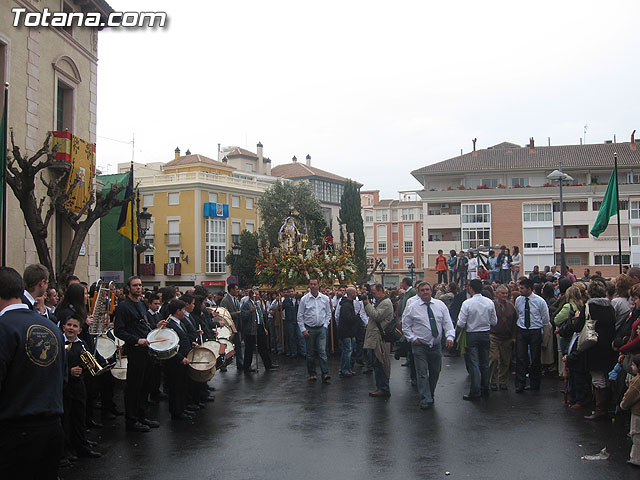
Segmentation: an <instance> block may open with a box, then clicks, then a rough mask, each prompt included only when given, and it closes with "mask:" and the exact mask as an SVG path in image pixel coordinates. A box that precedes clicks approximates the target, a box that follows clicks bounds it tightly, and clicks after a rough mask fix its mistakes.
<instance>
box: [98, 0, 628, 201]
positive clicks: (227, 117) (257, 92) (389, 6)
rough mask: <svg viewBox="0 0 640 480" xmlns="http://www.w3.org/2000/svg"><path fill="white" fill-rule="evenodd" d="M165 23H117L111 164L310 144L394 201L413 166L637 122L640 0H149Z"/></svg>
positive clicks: (108, 146) (112, 40) (104, 147)
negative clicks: (475, 140)
mask: <svg viewBox="0 0 640 480" xmlns="http://www.w3.org/2000/svg"><path fill="white" fill-rule="evenodd" d="M108 1H109V4H110V5H111V6H112V7H113V8H114V9H115V10H131V9H133V8H135V9H138V10H139V11H166V12H167V15H168V18H169V21H168V25H167V26H166V27H165V28H159V29H148V28H147V29H142V28H139V29H105V30H103V31H102V32H101V34H100V40H99V47H98V51H99V63H98V90H99V93H98V141H97V143H98V146H97V152H98V165H99V166H101V167H102V168H103V169H106V170H109V171H111V172H114V171H115V168H116V164H117V163H118V162H128V161H129V160H130V159H131V145H130V144H127V143H118V142H116V141H113V140H108V139H107V138H105V137H108V138H109V139H115V140H121V141H123V142H129V141H130V140H131V138H132V135H133V134H135V140H136V142H135V160H136V161H137V162H142V163H147V162H155V161H163V162H165V161H169V160H171V159H172V158H173V151H174V149H175V148H176V146H179V147H180V149H182V152H183V153H184V152H185V151H186V150H187V149H190V150H191V152H192V153H200V154H203V155H206V156H209V157H212V158H215V156H216V152H217V144H218V143H221V144H222V145H223V146H226V145H237V146H241V147H244V148H248V149H249V150H252V151H254V152H255V145H256V144H257V143H258V141H261V142H262V143H263V144H264V154H265V156H269V157H270V158H271V159H272V161H273V164H272V165H278V164H281V163H288V162H290V161H291V157H292V156H293V155H296V156H297V157H298V159H299V160H303V159H304V157H305V156H306V155H307V154H310V155H311V157H312V164H313V165H314V166H317V167H319V168H322V169H324V170H328V171H330V172H333V173H337V174H340V175H343V176H345V177H349V178H353V179H355V180H357V181H359V182H361V183H363V184H364V188H365V189H379V190H381V191H382V194H383V195H384V197H386V198H397V191H398V190H411V189H418V188H419V187H420V184H419V183H418V182H417V181H416V180H415V179H414V178H413V177H412V176H411V174H410V172H411V171H412V170H414V169H416V168H419V167H422V166H424V165H427V164H430V163H434V162H438V161H441V160H445V159H447V158H450V157H453V156H456V155H459V154H460V150H461V149H462V150H463V151H464V152H465V153H466V152H468V151H469V150H471V147H472V144H471V139H472V138H475V137H477V138H478V148H486V147H488V146H491V145H494V144H496V143H499V142H502V141H510V142H514V143H518V144H520V145H525V144H526V143H527V142H528V139H529V137H534V138H535V141H536V144H537V145H547V142H548V138H549V137H550V139H551V144H552V145H562V144H576V143H579V141H580V138H581V137H583V136H584V128H585V125H587V126H588V127H587V132H586V142H587V143H599V142H603V141H604V140H607V139H613V135H614V134H617V140H618V141H629V138H630V135H631V131H632V130H633V129H634V128H639V130H640V124H639V123H638V105H639V104H640V102H639V100H638V95H639V92H638V84H639V82H638V81H639V75H638V74H639V66H638V65H640V63H639V62H638V54H639V53H640V48H639V47H640V34H639V31H638V26H637V3H636V2H634V1H614V2H601V1H597V2H593V1H576V2H574V1H557V0H556V1H553V2H550V1H538V2H534V3H531V2H526V3H525V2H513V1H505V2H497V1H493V2H492V1H487V2H478V1H470V2H465V1H457V2H425V1H401V0H400V1H399V0H395V1H393V2H391V1H385V2H381V1H375V0H368V1H354V0H348V1H345V0H342V1H332V0H329V1H326V0H325V1H323V2H313V3H311V2H301V1H299V0H298V1H277V0H270V1H266V2H265V1H263V0H262V1H253V0H251V1H249V0H245V1H243V0H236V1H232V2H229V1H227V2H221V1H211V2H204V1H188V0H184V1H180V2H176V1H173V2H168V1H137V2H129V1H124V0H108Z"/></svg>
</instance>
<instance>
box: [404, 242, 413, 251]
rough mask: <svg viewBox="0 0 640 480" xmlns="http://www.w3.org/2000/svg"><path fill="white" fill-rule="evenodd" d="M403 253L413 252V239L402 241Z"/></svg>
mask: <svg viewBox="0 0 640 480" xmlns="http://www.w3.org/2000/svg"><path fill="white" fill-rule="evenodd" d="M404 253H413V240H411V241H405V242H404Z"/></svg>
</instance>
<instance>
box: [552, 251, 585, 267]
mask: <svg viewBox="0 0 640 480" xmlns="http://www.w3.org/2000/svg"><path fill="white" fill-rule="evenodd" d="M565 259H566V261H567V265H569V266H575V265H582V256H581V255H571V254H569V255H566V257H565ZM557 263H558V265H560V263H561V262H557Z"/></svg>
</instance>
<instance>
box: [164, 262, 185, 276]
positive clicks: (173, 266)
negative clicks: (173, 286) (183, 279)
mask: <svg viewBox="0 0 640 480" xmlns="http://www.w3.org/2000/svg"><path fill="white" fill-rule="evenodd" d="M164 274H165V275H167V276H169V277H171V276H174V275H182V264H181V263H165V264H164Z"/></svg>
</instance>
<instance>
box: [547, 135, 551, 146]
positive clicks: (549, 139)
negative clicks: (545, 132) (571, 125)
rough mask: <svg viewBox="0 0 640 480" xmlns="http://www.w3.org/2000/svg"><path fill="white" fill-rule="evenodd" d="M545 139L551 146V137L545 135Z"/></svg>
mask: <svg viewBox="0 0 640 480" xmlns="http://www.w3.org/2000/svg"><path fill="white" fill-rule="evenodd" d="M547 141H548V142H549V146H551V137H547Z"/></svg>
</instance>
